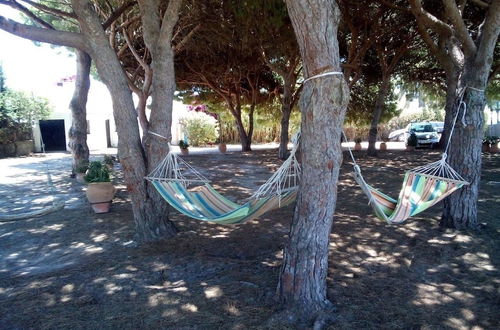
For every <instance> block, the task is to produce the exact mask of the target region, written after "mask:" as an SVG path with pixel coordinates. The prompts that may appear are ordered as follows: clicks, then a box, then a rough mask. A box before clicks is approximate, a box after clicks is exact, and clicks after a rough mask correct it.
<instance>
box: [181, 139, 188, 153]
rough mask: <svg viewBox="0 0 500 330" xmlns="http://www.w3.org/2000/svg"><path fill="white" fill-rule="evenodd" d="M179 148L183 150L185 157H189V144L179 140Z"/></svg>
mask: <svg viewBox="0 0 500 330" xmlns="http://www.w3.org/2000/svg"><path fill="white" fill-rule="evenodd" d="M179 148H181V154H182V155H183V156H187V155H189V149H188V148H189V144H188V143H187V142H184V140H179Z"/></svg>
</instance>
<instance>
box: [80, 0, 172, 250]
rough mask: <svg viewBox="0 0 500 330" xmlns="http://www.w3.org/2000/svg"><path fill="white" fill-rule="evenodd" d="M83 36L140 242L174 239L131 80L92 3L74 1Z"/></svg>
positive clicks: (85, 0)
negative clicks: (154, 188) (157, 198)
mask: <svg viewBox="0 0 500 330" xmlns="http://www.w3.org/2000/svg"><path fill="white" fill-rule="evenodd" d="M72 3H73V8H74V10H75V13H76V14H77V16H78V20H79V22H80V27H81V30H82V33H83V35H84V37H85V41H86V43H87V44H88V45H89V48H90V50H91V51H90V55H91V56H92V58H93V60H94V61H95V63H96V67H97V70H98V72H99V76H100V77H101V79H102V80H103V81H104V83H105V84H106V86H107V87H108V89H109V91H110V94H111V98H112V101H113V115H114V118H115V123H116V128H117V131H118V136H119V141H118V153H119V156H120V162H121V165H122V168H123V174H124V179H125V184H126V186H127V191H128V193H129V195H130V199H131V202H132V211H133V214H134V220H135V224H136V239H137V240H138V241H142V242H148V241H157V240H161V239H165V238H169V237H172V236H173V235H174V234H175V232H176V231H175V227H173V225H172V224H171V223H169V222H168V221H165V214H162V209H158V208H156V205H155V203H154V202H153V200H152V198H151V196H150V194H149V192H148V187H147V184H146V180H144V177H145V176H146V158H145V154H144V150H143V148H142V144H141V139H140V135H139V125H138V122H137V113H136V111H135V108H134V103H133V100H132V94H131V91H130V89H129V87H128V83H127V79H126V77H125V74H124V72H123V70H122V68H121V66H120V63H119V61H118V58H117V56H116V54H115V52H114V51H113V50H112V49H111V47H110V45H109V42H108V40H107V38H106V35H105V33H104V30H103V29H102V26H101V24H100V22H99V19H98V18H97V14H96V13H95V12H94V10H93V9H92V7H91V6H90V4H89V2H88V0H72Z"/></svg>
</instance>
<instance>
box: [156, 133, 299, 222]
mask: <svg viewBox="0 0 500 330" xmlns="http://www.w3.org/2000/svg"><path fill="white" fill-rule="evenodd" d="M298 138H299V134H296V135H295V136H294V137H293V139H292V142H293V143H294V147H293V148H292V150H291V152H290V156H289V157H288V158H287V160H285V161H284V162H283V164H282V165H281V166H280V167H279V169H278V170H277V171H276V172H275V173H274V174H273V175H272V176H271V177H270V178H269V179H268V180H267V181H266V182H265V183H264V184H263V185H262V186H260V187H259V189H258V190H257V191H256V192H255V193H254V194H253V195H252V196H251V197H250V198H249V200H248V202H246V203H244V204H242V205H239V204H236V203H234V202H232V201H230V200H229V199H227V198H225V197H224V196H222V195H221V194H219V193H218V192H217V191H216V190H215V189H214V188H213V187H212V186H211V185H210V183H209V181H208V179H207V178H205V177H204V176H203V175H202V174H201V173H200V172H198V171H197V170H196V169H195V168H193V167H192V166H190V165H189V164H188V163H186V162H185V161H184V160H183V159H182V158H180V157H179V156H177V155H176V154H174V153H172V152H169V153H168V154H167V156H166V157H165V159H163V161H162V162H160V163H159V164H158V165H157V167H156V168H155V169H154V170H153V171H152V172H151V173H150V174H149V175H148V176H147V177H146V179H147V180H149V181H151V183H152V184H153V186H154V187H155V188H156V190H157V191H158V192H159V193H160V195H161V196H162V197H163V199H165V200H166V201H167V202H168V203H169V204H170V205H171V206H172V207H173V208H175V209H176V210H177V211H179V212H181V213H182V214H184V215H186V216H188V217H191V218H193V219H197V220H202V221H210V222H215V223H218V224H238V223H243V222H246V221H248V220H251V219H255V218H258V217H260V216H261V215H263V214H264V213H266V212H269V211H272V210H275V209H278V208H280V207H284V206H287V205H289V204H290V203H292V202H294V201H295V199H296V197H297V191H298V184H299V178H300V165H299V162H298V160H297V158H296V152H297V148H298ZM190 185H197V186H196V187H194V188H193V189H190V190H189V189H188V186H190Z"/></svg>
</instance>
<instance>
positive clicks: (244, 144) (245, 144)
mask: <svg viewBox="0 0 500 330" xmlns="http://www.w3.org/2000/svg"><path fill="white" fill-rule="evenodd" d="M238 113H241V111H240V112H238ZM234 123H235V124H236V128H237V129H238V133H239V135H240V143H241V151H252V148H251V145H252V141H250V139H249V138H248V135H247V132H246V130H245V125H243V121H242V120H241V114H240V115H239V116H234Z"/></svg>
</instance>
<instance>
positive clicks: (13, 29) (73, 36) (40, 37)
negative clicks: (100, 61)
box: [0, 16, 88, 53]
mask: <svg viewBox="0 0 500 330" xmlns="http://www.w3.org/2000/svg"><path fill="white" fill-rule="evenodd" d="M0 29H2V30H4V31H7V32H9V33H11V34H14V35H16V36H18V37H22V38H25V39H30V40H34V41H40V42H46V43H49V44H54V45H58V46H66V47H73V48H77V49H80V50H82V51H84V52H87V53H88V49H87V45H86V43H85V40H84V38H83V36H82V35H81V34H80V33H73V32H66V31H58V30H49V29H43V28H39V27H35V26H31V25H27V24H21V23H18V22H16V21H13V20H10V19H8V18H5V17H3V16H0Z"/></svg>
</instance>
